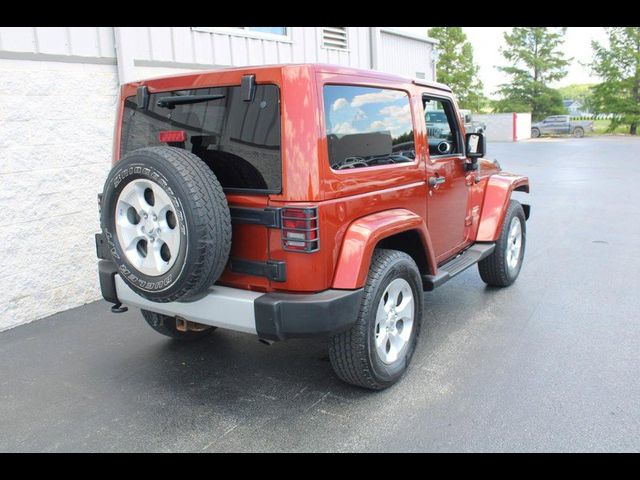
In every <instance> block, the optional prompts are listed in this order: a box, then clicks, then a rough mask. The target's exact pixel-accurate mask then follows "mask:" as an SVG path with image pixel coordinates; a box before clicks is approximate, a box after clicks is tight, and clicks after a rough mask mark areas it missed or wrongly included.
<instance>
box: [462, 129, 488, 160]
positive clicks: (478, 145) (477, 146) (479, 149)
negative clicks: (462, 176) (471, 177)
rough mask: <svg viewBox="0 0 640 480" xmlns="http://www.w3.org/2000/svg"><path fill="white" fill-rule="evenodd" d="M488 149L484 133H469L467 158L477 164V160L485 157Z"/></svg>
mask: <svg viewBox="0 0 640 480" xmlns="http://www.w3.org/2000/svg"><path fill="white" fill-rule="evenodd" d="M486 149H487V141H486V139H485V137H484V134H482V133H467V135H466V151H467V158H470V159H471V160H472V161H474V162H475V160H476V159H478V158H482V157H484V154H485V151H486Z"/></svg>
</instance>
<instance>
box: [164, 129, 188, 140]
mask: <svg viewBox="0 0 640 480" xmlns="http://www.w3.org/2000/svg"><path fill="white" fill-rule="evenodd" d="M159 137H160V141H161V142H163V143H173V142H184V141H186V140H187V132H185V131H184V130H165V131H163V132H160V135H159Z"/></svg>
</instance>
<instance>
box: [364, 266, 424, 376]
mask: <svg viewBox="0 0 640 480" xmlns="http://www.w3.org/2000/svg"><path fill="white" fill-rule="evenodd" d="M414 315H415V308H414V299H413V291H412V290H411V286H410V285H409V282H407V281H406V280H405V279H403V278H396V279H395V280H393V281H392V282H391V283H390V284H389V285H388V286H387V288H386V289H385V291H384V293H383V294H382V298H381V299H380V303H379V304H378V311H377V312H376V324H375V331H374V337H375V344H376V351H377V353H378V357H380V360H382V361H383V362H384V363H386V364H391V363H393V362H395V361H396V360H398V358H400V355H401V353H402V352H403V351H404V349H405V348H406V346H407V344H408V343H409V339H410V338H411V331H412V330H413V317H414Z"/></svg>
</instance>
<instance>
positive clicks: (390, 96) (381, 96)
mask: <svg viewBox="0 0 640 480" xmlns="http://www.w3.org/2000/svg"><path fill="white" fill-rule="evenodd" d="M405 96H406V93H404V92H399V91H397V90H380V91H379V92H375V93H363V94H362V95H356V96H355V97H353V100H352V101H351V106H352V107H361V106H363V105H367V104H368V103H387V102H393V101H395V100H398V99H399V98H402V97H405Z"/></svg>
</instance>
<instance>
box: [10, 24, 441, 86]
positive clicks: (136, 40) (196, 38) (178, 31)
mask: <svg viewBox="0 0 640 480" xmlns="http://www.w3.org/2000/svg"><path fill="white" fill-rule="evenodd" d="M213 28H214V31H213V32H212V31H201V30H198V29H197V27H195V28H194V27H118V28H114V27H2V28H0V58H19V59H32V60H56V61H66V60H67V59H68V61H72V62H86V63H115V62H116V46H115V45H116V39H117V40H118V42H119V45H118V48H119V50H120V51H119V53H118V55H117V57H118V58H117V61H118V62H120V63H126V65H119V68H118V71H119V74H120V76H121V78H120V81H121V82H124V81H131V80H135V79H138V78H143V77H145V76H149V75H154V74H160V75H161V74H164V73H167V69H182V70H184V69H198V68H207V67H223V66H242V65H263V64H276V63H307V62H309V63H314V62H319V63H333V64H338V65H349V66H352V67H357V68H372V59H371V57H372V51H371V29H370V28H369V27H347V41H348V45H347V47H348V48H347V49H346V50H339V49H333V48H325V47H323V46H322V27H287V28H288V29H289V35H288V36H287V37H283V39H281V40H279V39H273V38H255V36H250V35H245V34H243V33H242V32H241V31H236V32H229V31H216V30H215V27H213ZM114 30H115V33H114ZM377 55H378V64H377V68H378V69H380V70H382V71H385V72H389V73H396V74H399V75H404V76H408V77H415V76H417V75H416V74H417V73H418V72H422V73H424V76H425V78H426V79H428V80H431V79H433V45H432V44H431V43H427V42H424V41H420V40H416V39H415V38H409V37H406V36H401V35H396V34H393V33H391V32H389V31H387V30H384V29H383V30H382V31H381V33H380V45H379V48H378V52H377ZM150 69H151V70H150ZM156 70H157V72H156Z"/></svg>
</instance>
